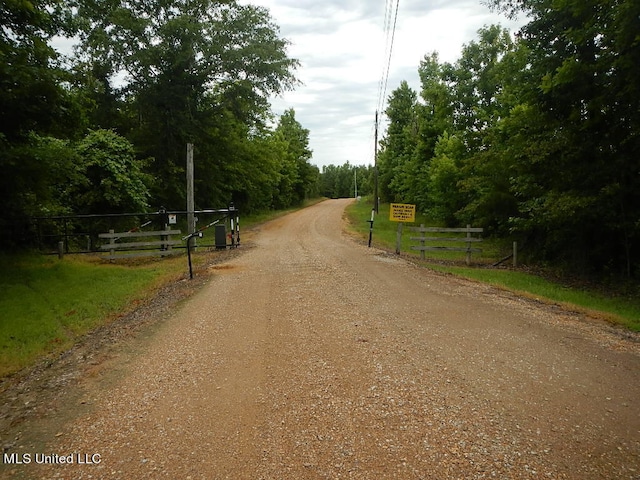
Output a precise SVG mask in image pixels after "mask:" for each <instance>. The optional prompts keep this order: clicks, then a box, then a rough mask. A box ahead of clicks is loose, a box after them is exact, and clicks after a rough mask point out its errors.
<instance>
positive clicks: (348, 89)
mask: <svg viewBox="0 0 640 480" xmlns="http://www.w3.org/2000/svg"><path fill="white" fill-rule="evenodd" d="M246 1H247V3H251V4H254V5H261V6H264V7H266V8H268V9H269V11H270V12H271V16H272V17H273V19H274V21H275V23H276V24H277V25H279V27H280V34H281V36H282V37H284V38H286V39H288V40H289V41H290V42H291V45H290V47H289V56H290V57H293V58H297V59H298V60H299V61H300V63H301V66H300V68H299V70H298V72H297V76H298V78H299V79H300V80H301V81H302V82H303V85H301V86H299V87H298V88H297V89H296V90H295V91H294V92H287V93H285V94H284V96H282V97H281V98H274V99H273V100H272V106H273V110H274V113H275V114H277V115H280V114H282V112H283V111H284V110H285V109H288V108H293V109H294V110H295V112H296V118H297V120H298V121H299V122H300V123H301V124H302V126H303V127H304V128H306V129H308V130H309V131H310V148H311V149H312V150H313V159H312V160H311V163H313V164H315V165H317V166H318V167H320V169H321V170H322V167H323V166H324V165H329V164H334V165H342V164H343V163H345V162H346V161H349V162H350V163H351V164H358V165H366V164H373V158H374V118H375V111H376V108H378V95H379V91H380V88H379V86H380V82H381V79H382V77H383V70H384V68H385V66H386V64H387V60H388V44H389V40H388V36H387V34H386V33H385V12H386V5H385V0H246ZM395 6H396V0H391V6H390V7H391V10H393V13H394V14H395ZM391 22H393V18H392V19H391ZM522 23H523V22H522V20H520V21H515V22H514V21H510V20H509V19H507V18H506V17H504V16H503V15H501V14H500V13H497V12H492V11H491V10H490V9H489V8H488V7H487V6H485V5H483V4H482V3H481V0H431V1H429V0H427V1H425V0H400V1H399V8H398V15H397V24H396V30H395V40H394V45H393V52H392V56H391V65H390V71H389V78H388V84H387V94H386V97H388V96H389V94H390V93H391V92H392V91H393V90H394V89H396V88H397V87H398V86H399V85H400V82H401V81H402V80H406V81H407V82H409V85H410V86H411V87H412V88H413V89H414V90H416V91H418V92H419V90H420V83H419V79H418V67H419V65H420V60H421V59H422V58H423V57H424V56H425V55H426V54H429V53H431V52H433V51H437V52H438V53H439V55H440V60H441V61H447V62H454V61H455V60H457V59H458V57H459V55H460V52H461V49H462V45H463V44H466V43H469V42H470V41H472V40H475V39H477V31H478V29H480V28H482V27H483V26H485V25H491V24H500V25H502V26H503V27H507V28H509V29H510V30H511V31H512V32H515V31H516V30H517V29H518V28H519V27H520V26H521V25H522Z"/></svg>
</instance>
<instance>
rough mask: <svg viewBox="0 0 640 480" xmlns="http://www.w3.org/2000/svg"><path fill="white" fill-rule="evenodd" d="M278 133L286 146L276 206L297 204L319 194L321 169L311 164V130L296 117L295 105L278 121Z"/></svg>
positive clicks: (281, 159)
mask: <svg viewBox="0 0 640 480" xmlns="http://www.w3.org/2000/svg"><path fill="white" fill-rule="evenodd" d="M275 135H276V136H277V138H278V139H279V140H280V141H281V142H282V144H283V146H284V155H282V156H281V157H280V159H279V160H280V182H279V184H278V186H277V192H278V193H277V195H276V196H275V198H274V206H275V207H276V208H286V207H289V206H292V205H297V204H299V203H300V202H302V201H303V200H304V199H305V198H309V197H310V196H312V194H315V195H317V189H318V186H317V184H318V182H319V175H320V173H319V170H318V168H317V167H315V166H313V165H311V164H310V163H309V160H311V156H312V151H311V150H310V149H309V130H307V129H306V128H303V127H302V125H301V124H300V123H299V122H298V121H297V120H296V117H295V111H294V110H293V109H289V110H286V111H285V112H284V113H283V114H282V115H281V116H280V119H279V121H278V126H277V127H276V130H275Z"/></svg>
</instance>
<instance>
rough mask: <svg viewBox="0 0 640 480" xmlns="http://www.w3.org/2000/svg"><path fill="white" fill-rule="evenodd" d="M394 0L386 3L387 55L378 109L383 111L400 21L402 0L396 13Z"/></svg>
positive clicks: (398, 2)
mask: <svg viewBox="0 0 640 480" xmlns="http://www.w3.org/2000/svg"><path fill="white" fill-rule="evenodd" d="M392 4H393V0H387V3H386V5H385V19H384V31H385V34H386V37H385V57H384V59H383V68H382V76H381V78H380V83H379V86H378V101H377V104H376V107H377V108H376V110H377V111H380V112H382V111H383V110H384V104H385V102H386V95H387V84H388V82H389V71H390V70H391V58H392V57H393V44H394V41H395V34H396V25H397V23H398V9H399V6H400V0H396V6H395V13H394V12H393V8H392ZM392 14H393V27H392V28H389V27H390V26H391V17H392Z"/></svg>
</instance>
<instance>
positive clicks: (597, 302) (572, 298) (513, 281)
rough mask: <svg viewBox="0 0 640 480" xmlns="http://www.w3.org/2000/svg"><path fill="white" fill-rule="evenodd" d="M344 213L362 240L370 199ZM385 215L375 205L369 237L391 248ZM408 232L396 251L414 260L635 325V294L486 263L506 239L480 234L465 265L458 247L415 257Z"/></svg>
mask: <svg viewBox="0 0 640 480" xmlns="http://www.w3.org/2000/svg"><path fill="white" fill-rule="evenodd" d="M346 216H347V219H348V221H349V224H350V230H351V231H352V232H353V233H355V234H356V235H357V236H359V237H361V238H363V239H365V240H367V239H368V236H369V224H368V223H367V220H369V219H370V218H371V202H370V201H367V200H366V199H363V200H361V201H360V202H358V203H353V204H351V205H349V206H348V207H347V209H346ZM388 218H389V205H388V204H387V205H384V204H383V205H380V213H379V214H378V215H376V217H375V221H374V230H373V242H372V243H373V246H376V247H379V248H382V249H385V250H391V251H395V244H396V231H397V225H396V223H395V222H390V221H389V219H388ZM420 223H424V224H425V225H426V226H437V225H434V224H433V222H430V221H429V220H428V219H427V218H425V217H424V216H420V215H417V216H416V222H415V224H418V225H419V224H420ZM415 224H414V225H415ZM412 235H413V234H412ZM429 235H430V236H431V234H429ZM409 236H410V235H409V232H408V231H407V228H406V225H405V230H404V232H403V241H402V247H401V251H402V253H403V254H406V255H409V256H413V257H415V258H416V260H417V261H418V263H420V264H421V265H424V266H425V267H427V268H430V269H432V270H436V271H439V272H444V273H449V274H453V275H457V276H460V277H464V278H468V279H471V280H475V281H479V282H483V283H488V284H491V285H494V286H497V287H499V288H503V289H505V290H509V291H512V292H515V293H518V294H522V295H524V296H527V297H530V298H536V299H538V300H541V301H545V302H548V303H556V304H560V305H562V306H564V307H565V308H567V309H570V310H573V311H580V312H585V313H588V314H590V315H593V316H596V317H599V318H602V319H604V320H607V321H609V322H611V323H615V324H618V325H622V326H624V327H626V328H628V329H629V330H632V331H640V300H638V299H637V298H633V297H631V296H628V295H624V294H615V295H614V294H606V295H605V294H603V293H601V292H599V291H596V290H591V289H587V288H575V287H570V286H566V285H563V284H561V283H558V282H554V281H551V280H548V279H546V278H543V277H542V276H540V275H535V274H532V273H528V272H524V271H522V270H518V269H506V268H491V264H493V263H495V262H496V261H498V260H499V259H500V258H503V257H504V256H506V255H507V254H508V253H509V251H508V249H507V247H504V246H502V245H506V242H500V241H497V240H493V239H486V240H485V239H483V242H481V243H480V244H479V246H480V247H481V248H482V249H483V252H482V253H481V254H476V253H474V254H473V255H472V263H473V264H474V265H475V266H471V267H466V266H461V265H458V264H461V263H464V259H465V253H464V252H439V251H434V252H431V251H430V252H426V254H427V259H426V260H425V261H422V260H420V257H419V252H417V251H412V250H410V249H409V245H410V243H413V244H416V242H415V241H414V242H410V241H409ZM434 236H435V235H434ZM405 237H406V238H405ZM463 245H464V244H463ZM454 263H455V264H454ZM452 264H453V265H452Z"/></svg>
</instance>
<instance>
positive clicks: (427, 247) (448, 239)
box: [409, 224, 484, 265]
mask: <svg viewBox="0 0 640 480" xmlns="http://www.w3.org/2000/svg"><path fill="white" fill-rule="evenodd" d="M409 230H411V231H412V232H419V233H423V234H424V233H466V236H465V237H426V236H424V235H422V236H419V237H409V239H410V240H412V241H416V240H417V241H419V242H420V245H411V247H410V248H411V250H419V251H420V257H421V258H422V259H423V260H424V258H425V251H449V252H466V253H467V258H466V263H467V265H470V264H471V253H472V252H476V253H479V252H482V249H481V248H474V247H471V244H472V243H476V242H481V241H482V238H478V237H473V236H471V234H472V233H482V232H484V229H483V228H479V227H472V226H471V225H467V226H466V228H465V227H459V228H442V227H425V226H424V224H423V225H420V226H419V227H409ZM427 242H432V243H435V242H464V243H466V244H467V245H466V246H465V247H446V246H438V245H426V243H427Z"/></svg>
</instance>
